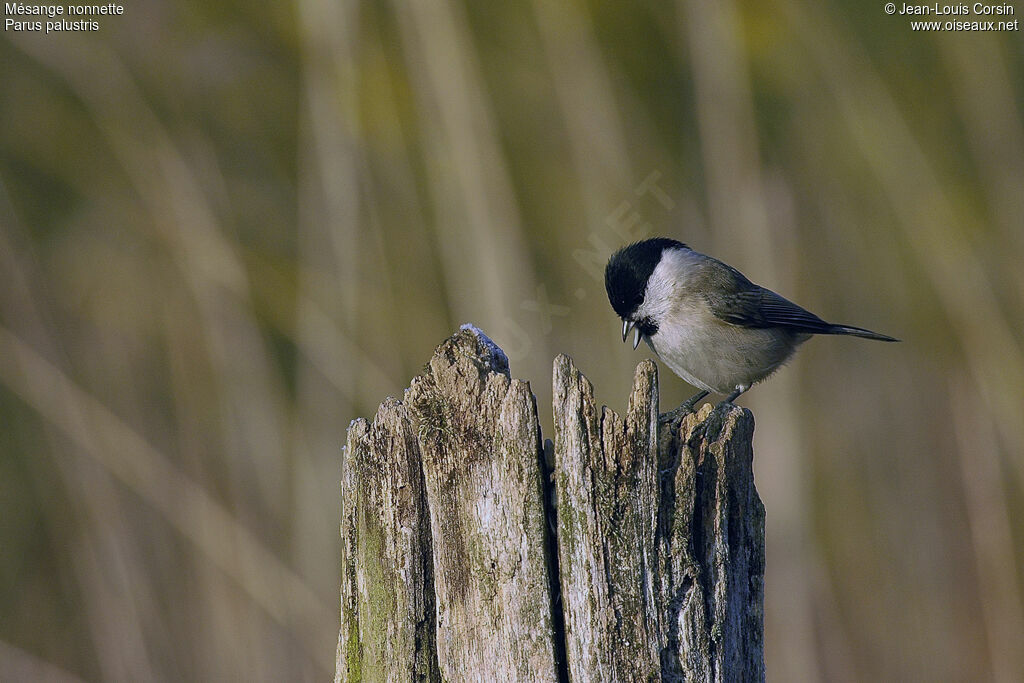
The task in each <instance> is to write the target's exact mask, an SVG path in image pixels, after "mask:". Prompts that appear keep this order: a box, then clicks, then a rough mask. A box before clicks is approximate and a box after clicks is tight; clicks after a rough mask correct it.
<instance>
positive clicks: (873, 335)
mask: <svg viewBox="0 0 1024 683" xmlns="http://www.w3.org/2000/svg"><path fill="white" fill-rule="evenodd" d="M825 334H849V335H853V336H854V337H863V338H864V339H877V340H878V341H886V342H898V341H899V339H897V338H896V337H890V336H889V335H887V334H879V333H878V332H872V331H871V330H865V329H864V328H863V327H851V326H850V325H830V326H829V328H828V331H826V332H825Z"/></svg>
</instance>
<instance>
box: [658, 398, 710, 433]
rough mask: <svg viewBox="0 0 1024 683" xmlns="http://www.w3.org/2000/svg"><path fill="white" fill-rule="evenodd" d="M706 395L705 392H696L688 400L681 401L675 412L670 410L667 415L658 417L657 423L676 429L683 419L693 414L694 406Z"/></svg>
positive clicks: (663, 414)
mask: <svg viewBox="0 0 1024 683" xmlns="http://www.w3.org/2000/svg"><path fill="white" fill-rule="evenodd" d="M707 395H708V392H707V391H699V392H697V393H696V394H694V395H693V396H691V397H690V398H688V399H686V400H685V401H683V403H682V405H680V406H679V407H678V408H676V409H675V410H670V411H669V412H667V413H662V414H661V415H659V416H658V423H659V424H667V425H670V426H672V427H677V426H678V425H679V423H680V422H682V421H683V418H684V417H686V416H687V415H689V414H690V413H692V412H694V408H695V406H696V405H697V404H698V403H699V402H700V401H701V400H702V399H703V398H704V397H705V396H707Z"/></svg>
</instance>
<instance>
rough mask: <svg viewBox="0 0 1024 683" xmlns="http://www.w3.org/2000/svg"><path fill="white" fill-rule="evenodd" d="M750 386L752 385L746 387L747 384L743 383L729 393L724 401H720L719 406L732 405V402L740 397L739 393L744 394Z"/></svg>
mask: <svg viewBox="0 0 1024 683" xmlns="http://www.w3.org/2000/svg"><path fill="white" fill-rule="evenodd" d="M749 388H750V387H745V386H742V385H740V386H738V387H736V390H735V391H734V392H732V393H731V394H729V395H728V396H726V397H725V400H724V401H722V402H721V403H719V404H718V406H717V407H718V408H721V407H723V406H731V405H732V402H733V401H735V400H736V399H737V398H739V395H740V394H742V393H743V392H744V391H746V390H747V389H749Z"/></svg>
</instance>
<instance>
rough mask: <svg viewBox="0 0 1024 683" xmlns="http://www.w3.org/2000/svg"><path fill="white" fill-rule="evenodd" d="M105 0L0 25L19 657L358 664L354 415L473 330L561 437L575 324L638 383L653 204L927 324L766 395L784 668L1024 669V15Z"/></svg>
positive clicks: (833, 289) (774, 608)
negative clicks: (350, 596) (966, 22)
mask: <svg viewBox="0 0 1024 683" xmlns="http://www.w3.org/2000/svg"><path fill="white" fill-rule="evenodd" d="M1016 9H1017V11H1018V14H1019V13H1021V12H1024V7H1021V6H1017V8H1016ZM958 18H960V17H958ZM995 18H997V19H998V17H995ZM99 20H100V23H101V28H100V30H99V31H97V32H91V33H81V32H78V33H65V34H51V35H39V34H32V33H28V32H15V31H10V30H8V31H5V33H4V35H3V38H2V40H0V83H3V87H2V89H0V679H2V680H4V681H8V680H12V681H16V680H63V679H67V680H75V679H84V680H89V681H92V680H132V681H143V680H325V679H329V678H331V676H332V675H333V670H334V647H335V641H336V637H337V636H336V634H337V630H336V629H337V621H338V617H337V607H338V605H337V602H338V577H339V568H338V562H339V541H338V522H339V501H338V498H339V496H338V480H339V457H340V448H341V445H342V443H343V442H344V439H345V430H346V428H347V426H348V423H349V421H350V420H352V419H353V418H355V417H357V416H372V414H373V413H374V411H375V409H376V406H377V405H378V404H379V403H380V402H381V401H382V400H383V399H384V397H385V396H387V395H396V396H397V395H400V394H401V392H402V390H403V388H404V387H406V386H407V385H408V383H409V380H410V379H411V378H412V376H413V375H414V374H416V373H417V372H418V370H419V368H421V367H422V365H423V363H425V361H426V360H427V359H428V358H429V357H430V355H431V353H432V351H433V349H434V347H435V345H436V344H438V343H439V342H440V341H442V340H443V339H444V338H445V337H447V336H448V335H449V334H451V333H452V332H453V331H454V330H455V329H457V327H458V325H459V324H460V323H463V322H473V323H475V324H477V325H478V326H480V327H481V328H482V329H483V330H484V331H486V332H487V333H488V334H489V335H490V336H491V337H493V339H494V340H495V341H496V342H497V343H498V344H500V345H501V346H502V347H503V348H504V349H505V350H506V351H507V353H508V355H509V357H510V359H511V365H512V373H513V375H514V376H516V377H521V378H525V379H528V380H530V381H531V383H532V386H533V389H534V391H535V392H536V394H537V397H538V402H539V406H540V410H541V413H542V425H543V427H542V428H543V431H544V433H545V436H551V433H552V431H551V426H550V425H551V418H550V414H551V409H550V399H551V388H550V381H551V379H550V378H551V374H550V373H551V363H552V359H553V357H554V355H555V354H556V353H559V352H565V353H568V354H570V355H571V356H573V357H574V359H575V361H576V362H577V364H578V365H579V367H580V368H581V369H582V370H583V371H584V372H585V373H586V374H587V375H588V376H589V377H590V379H591V380H592V381H593V382H594V383H595V385H596V387H597V389H596V391H597V395H598V398H599V399H600V400H602V401H604V402H606V403H607V404H608V405H609V406H611V407H612V408H614V409H616V410H620V411H621V410H622V409H624V407H625V399H626V396H627V394H628V391H629V387H630V383H631V380H632V375H633V369H634V367H635V365H636V363H637V362H639V361H640V360H641V359H642V358H645V357H647V356H648V355H649V353H650V352H649V350H647V349H646V348H645V347H641V348H640V349H639V350H637V351H635V352H634V351H632V350H631V349H630V347H629V346H628V345H624V344H622V343H621V341H620V336H619V329H620V327H619V321H618V320H617V319H616V317H615V315H614V314H613V312H612V311H611V308H610V307H609V305H608V303H607V300H606V298H605V294H604V289H603V283H602V280H601V273H602V268H603V265H604V261H605V260H606V259H607V256H608V255H609V254H610V252H611V250H613V249H614V248H617V247H619V246H621V245H622V244H624V243H626V242H629V241H632V240H635V239H638V238H640V237H644V236H649V235H655V234H658V235H668V236H672V237H675V238H678V239H681V240H683V241H685V242H687V243H689V244H690V245H692V246H693V247H694V248H696V249H698V250H700V251H705V252H707V253H711V254H713V255H715V256H717V257H719V258H721V259H723V260H725V261H727V262H729V263H731V264H733V265H735V266H736V267H738V268H739V269H740V270H742V271H743V272H744V273H745V274H746V275H747V276H749V277H750V278H751V279H752V280H754V281H755V282H758V283H761V284H764V285H766V286H768V287H771V288H772V289H775V290H777V291H778V292H780V293H782V294H783V295H784V296H786V297H789V298H791V299H793V300H795V301H797V302H799V303H800V304H802V305H804V306H806V307H808V308H809V309H811V310H813V311H815V312H816V313H819V314H820V315H821V316H822V317H824V318H826V319H829V320H833V321H837V322H842V323H848V324H854V325H860V326H864V327H869V328H871V329H875V330H878V331H880V332H884V333H887V334H891V335H894V336H897V337H900V338H901V339H903V340H904V341H903V343H902V344H899V345H883V344H877V343H872V342H868V341H864V340H859V339H847V338H818V339H815V340H812V341H811V342H809V343H808V344H807V345H806V346H805V347H804V348H803V350H802V353H801V354H800V355H799V357H798V358H797V360H795V361H794V362H792V363H791V364H790V366H789V367H787V368H785V369H783V370H782V371H780V372H779V373H778V374H777V375H776V376H775V377H774V378H773V379H772V380H771V381H769V382H768V383H767V384H765V385H763V386H759V387H757V388H755V389H754V390H753V391H751V392H750V393H749V394H747V395H746V396H744V397H743V399H742V401H741V403H743V404H745V405H746V406H748V407H750V408H751V409H752V410H753V411H754V414H755V417H756V420H757V432H756V435H755V453H756V456H755V469H756V477H757V483H758V487H759V490H760V493H761V496H762V498H763V499H764V503H765V507H766V509H767V525H768V556H767V562H768V565H767V576H766V582H767V584H766V586H767V597H766V613H765V620H766V647H767V667H768V673H769V676H768V678H769V680H773V681H816V680H828V681H860V680H867V681H872V680H901V681H955V680H1000V681H1010V680H1021V677H1022V672H1024V615H1022V602H1021V581H1022V578H1024V575H1022V560H1024V522H1022V519H1024V517H1022V512H1024V418H1022V408H1024V354H1022V347H1024V267H1022V266H1021V264H1022V262H1024V127H1022V116H1024V39H1022V33H1021V32H1020V31H1019V30H1017V31H1008V32H994V33H952V32H940V33H920V32H914V31H912V30H911V28H910V25H909V18H908V17H901V16H887V15H886V14H884V12H883V9H882V3H875V2H837V1H827V2H809V1H807V2H798V1H797V0H770V1H769V2H759V3H737V2H734V1H729V0H727V1H725V2H715V3H711V2H705V1H701V0H678V1H677V2H675V3H665V2H654V1H649V0H641V1H640V2H631V3H622V2H610V1H604V0H526V1H525V2H507V3H463V2H458V1H456V0H429V1H426V2H408V3H406V2H394V3H387V2H345V1H344V0H341V1H338V0H296V2H284V3H259V4H257V5H256V6H254V5H252V4H251V3H244V2H240V1H239V0H216V1H213V0H203V1H202V2H199V1H198V0H188V1H179V2H173V3H172V2H168V1H167V0H138V1H136V2H132V3H130V4H126V5H125V10H124V14H123V15H122V16H117V17H101V18H100V19H99ZM661 379H662V408H663V409H668V408H671V407H673V406H675V405H677V404H678V403H679V402H680V401H681V400H683V399H684V398H685V397H687V396H688V395H689V394H690V393H691V391H692V389H691V388H690V387H688V386H686V385H685V384H684V383H683V382H682V381H680V380H678V379H676V378H675V377H674V376H672V375H671V373H669V372H667V371H665V370H664V368H662V375H661Z"/></svg>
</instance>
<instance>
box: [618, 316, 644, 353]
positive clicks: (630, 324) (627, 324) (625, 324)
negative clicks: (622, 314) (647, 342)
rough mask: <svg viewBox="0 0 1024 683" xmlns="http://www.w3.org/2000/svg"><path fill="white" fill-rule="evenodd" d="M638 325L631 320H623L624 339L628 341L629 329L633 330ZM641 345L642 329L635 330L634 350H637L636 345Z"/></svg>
mask: <svg viewBox="0 0 1024 683" xmlns="http://www.w3.org/2000/svg"><path fill="white" fill-rule="evenodd" d="M635 325H636V323H634V322H630V321H629V320H623V321H622V341H626V337H628V336H629V331H630V330H633V327H634V326H635ZM638 346H640V330H633V350H634V351H636V347H638Z"/></svg>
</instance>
